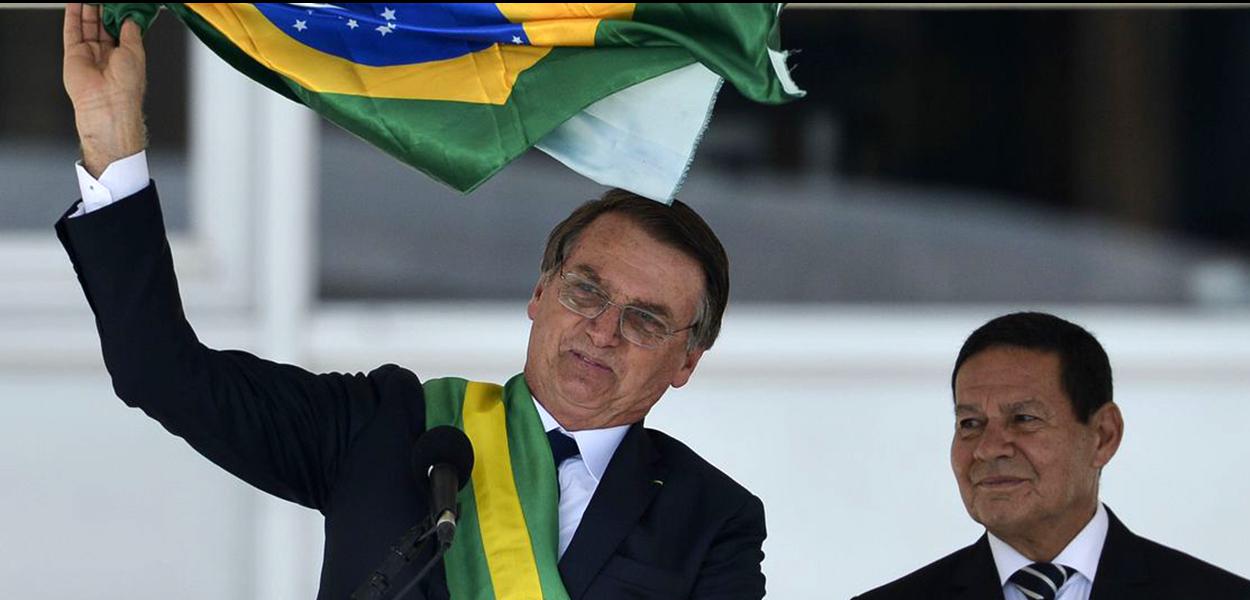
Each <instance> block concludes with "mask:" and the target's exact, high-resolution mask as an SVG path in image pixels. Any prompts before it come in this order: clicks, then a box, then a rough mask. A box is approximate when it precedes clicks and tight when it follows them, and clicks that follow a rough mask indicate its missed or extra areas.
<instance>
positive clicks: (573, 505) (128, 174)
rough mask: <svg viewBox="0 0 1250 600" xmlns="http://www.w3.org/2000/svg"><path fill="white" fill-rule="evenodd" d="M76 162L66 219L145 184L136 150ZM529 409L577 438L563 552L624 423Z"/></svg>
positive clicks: (564, 502) (564, 490)
mask: <svg viewBox="0 0 1250 600" xmlns="http://www.w3.org/2000/svg"><path fill="white" fill-rule="evenodd" d="M76 166H77V170H78V187H79V191H80V192H81V193H82V199H83V201H82V204H80V205H79V206H78V210H77V211H76V212H75V213H74V214H73V215H71V218H73V217H77V216H79V215H83V214H86V213H89V212H91V211H94V210H99V209H101V208H104V207H105V206H108V205H109V204H112V203H113V202H116V201H117V200H120V199H122V198H125V197H126V196H129V195H131V194H134V193H135V192H138V191H140V190H142V189H143V188H145V187H147V185H148V159H147V154H146V153H145V152H142V151H141V152H139V153H138V154H133V155H131V156H127V157H126V158H123V159H121V160H118V161H116V162H114V163H112V164H110V165H109V166H108V167H107V168H105V169H104V173H102V174H101V175H100V179H99V180H96V179H95V178H94V177H92V176H91V175H90V174H89V173H87V170H86V169H84V168H83V166H82V162H81V161H80V162H78V163H77V165H76ZM534 408H536V409H538V417H539V418H540V419H542V422H543V430H544V431H551V430H552V429H559V430H560V431H561V432H564V433H565V434H568V435H569V436H570V437H572V438H573V441H574V442H577V449H578V451H579V452H580V453H581V454H579V455H578V456H574V457H572V458H570V459H568V460H566V461H564V463H563V464H560V465H557V467H556V474H557V477H558V479H559V483H560V509H559V510H560V512H559V515H560V556H564V551H565V550H567V549H568V547H569V542H571V541H573V534H574V533H577V526H578V525H579V524H581V522H582V515H583V514H585V513H586V507H587V506H589V505H590V498H591V497H592V496H594V495H595V488H597V487H599V480H600V479H602V478H603V473H604V471H606V470H607V469H608V463H609V462H611V460H612V455H613V454H615V453H616V447H617V446H619V445H620V444H621V440H622V439H624V437H625V432H626V431H627V430H628V429H629V426H628V425H621V426H619V427H610V428H608V429H590V430H585V431H568V430H566V429H564V428H563V427H561V426H560V423H558V422H557V421H556V420H555V417H552V416H551V413H549V412H547V409H545V408H543V405H542V404H541V403H539V402H538V400H537V399H535V400H534Z"/></svg>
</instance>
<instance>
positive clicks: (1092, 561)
mask: <svg viewBox="0 0 1250 600" xmlns="http://www.w3.org/2000/svg"><path fill="white" fill-rule="evenodd" d="M1110 523H1111V521H1110V520H1109V519H1108V518H1107V509H1106V508H1105V507H1104V506H1103V505H1102V503H1101V502H1099V503H1098V510H1096V511H1094V518H1092V519H1090V520H1089V523H1087V524H1086V525H1085V528H1084V529H1082V530H1081V532H1080V533H1078V534H1076V537H1074V538H1072V541H1071V542H1068V545H1067V547H1066V548H1064V549H1063V552H1060V553H1059V556H1056V557H1055V560H1052V561H1050V562H1052V563H1057V564H1061V565H1063V566H1065V567H1070V568H1072V569H1076V573H1074V574H1072V576H1071V577H1068V581H1067V582H1065V583H1064V584H1063V585H1062V586H1060V588H1059V593H1058V594H1056V595H1055V600H1089V593H1090V590H1092V589H1093V587H1094V576H1095V575H1096V574H1097V573H1098V559H1099V558H1100V557H1101V556H1102V546H1103V544H1104V543H1105V542H1106V541H1107V527H1109V526H1110ZM989 539H990V552H991V553H992V554H993V555H994V565H995V566H996V567H998V580H999V582H1000V583H1002V584H1003V597H1004V598H1005V599H1006V600H1028V598H1026V597H1025V596H1024V593H1023V592H1021V591H1020V590H1019V588H1017V587H1016V586H1014V585H1012V584H1011V583H1009V582H1008V581H1007V579H1008V578H1010V577H1011V576H1012V575H1013V574H1015V572H1016V571H1019V570H1020V568H1021V567H1027V566H1029V565H1031V564H1033V562H1034V561H1032V560H1029V559H1028V558H1025V556H1024V555H1023V554H1020V553H1019V552H1017V551H1016V549H1015V548H1012V547H1011V546H1009V545H1007V542H1004V541H1002V540H1000V539H998V537H996V536H995V535H994V534H992V533H991V534H989Z"/></svg>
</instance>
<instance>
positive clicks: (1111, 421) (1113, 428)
mask: <svg viewBox="0 0 1250 600" xmlns="http://www.w3.org/2000/svg"><path fill="white" fill-rule="evenodd" d="M1089 419H1090V425H1091V426H1092V427H1093V428H1094V433H1096V434H1097V435H1098V440H1097V446H1095V448H1094V466H1095V467H1098V468H1102V467H1104V466H1106V464H1107V463H1109V462H1111V457H1113V456H1115V452H1116V450H1118V449H1119V448H1120V441H1121V440H1122V439H1124V416H1123V415H1121V414H1120V407H1119V406H1117V405H1116V403H1115V402H1108V403H1106V404H1104V405H1102V406H1101V407H1100V408H1099V409H1098V410H1097V411H1095V412H1094V414H1093V415H1090V417H1089Z"/></svg>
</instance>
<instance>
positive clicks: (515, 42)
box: [512, 35, 521, 44]
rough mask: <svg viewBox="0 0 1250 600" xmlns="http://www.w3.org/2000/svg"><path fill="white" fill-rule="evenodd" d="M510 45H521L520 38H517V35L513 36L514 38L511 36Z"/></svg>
mask: <svg viewBox="0 0 1250 600" xmlns="http://www.w3.org/2000/svg"><path fill="white" fill-rule="evenodd" d="M512 43H513V44H520V43H521V36H519V35H514V36H512Z"/></svg>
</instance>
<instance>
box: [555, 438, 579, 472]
mask: <svg viewBox="0 0 1250 600" xmlns="http://www.w3.org/2000/svg"><path fill="white" fill-rule="evenodd" d="M547 442H549V443H550V444H551V458H552V459H554V460H555V463H556V467H557V468H558V467H559V466H560V463H563V462H564V461H566V460H568V459H570V458H573V457H574V456H577V455H579V454H581V451H580V450H578V449H577V442H576V441H574V440H573V438H571V437H569V436H568V434H566V433H564V432H562V431H560V430H559V429H552V430H551V431H548V432H547Z"/></svg>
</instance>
